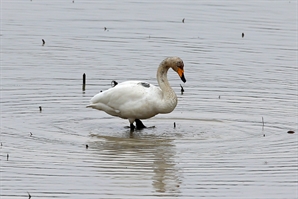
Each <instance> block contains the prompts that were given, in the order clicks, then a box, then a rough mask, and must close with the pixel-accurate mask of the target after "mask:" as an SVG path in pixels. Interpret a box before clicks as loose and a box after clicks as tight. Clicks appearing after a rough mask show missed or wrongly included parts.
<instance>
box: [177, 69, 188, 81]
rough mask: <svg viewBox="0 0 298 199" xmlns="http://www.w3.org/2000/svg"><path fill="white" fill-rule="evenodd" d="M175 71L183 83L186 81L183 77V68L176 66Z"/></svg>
mask: <svg viewBox="0 0 298 199" xmlns="http://www.w3.org/2000/svg"><path fill="white" fill-rule="evenodd" d="M177 73H178V75H179V77H180V79H181V80H182V81H183V82H184V83H185V82H186V79H185V77H184V71H183V69H181V68H178V70H177Z"/></svg>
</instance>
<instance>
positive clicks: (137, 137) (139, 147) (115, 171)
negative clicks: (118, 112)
mask: <svg viewBox="0 0 298 199" xmlns="http://www.w3.org/2000/svg"><path fill="white" fill-rule="evenodd" d="M118 135H119V134H118ZM131 136H132V135H131V134H130V133H129V132H127V133H126V134H124V135H123V136H122V137H112V136H101V135H96V134H92V135H91V137H92V139H91V141H90V142H89V143H88V144H89V149H91V150H92V151H93V152H94V153H95V154H96V156H95V157H96V158H98V159H97V160H96V161H97V163H98V164H97V165H96V166H95V167H96V170H97V171H98V172H99V173H100V178H101V180H103V178H107V179H106V180H107V184H106V185H107V188H108V183H112V184H117V187H122V188H124V189H125V190H123V191H125V192H129V191H130V190H132V191H133V192H134V193H132V194H142V193H144V190H147V189H149V190H150V191H149V192H151V186H153V189H154V191H155V194H154V195H156V194H157V193H159V194H161V195H163V194H164V193H166V194H167V195H169V194H170V196H173V197H177V196H178V194H179V193H180V190H179V187H180V184H181V177H180V173H179V170H178V168H176V164H175V155H176V147H175V145H174V143H173V139H171V138H167V137H165V136H154V135H144V134H142V132H138V134H134V135H133V136H134V137H133V138H131ZM111 181H112V182H111ZM149 184H151V185H149ZM136 191H138V193H136ZM146 193H148V191H146ZM140 196H141V195H140Z"/></svg>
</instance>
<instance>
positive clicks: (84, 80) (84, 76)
mask: <svg viewBox="0 0 298 199" xmlns="http://www.w3.org/2000/svg"><path fill="white" fill-rule="evenodd" d="M85 87H86V74H85V73H84V74H83V86H82V90H83V91H85Z"/></svg>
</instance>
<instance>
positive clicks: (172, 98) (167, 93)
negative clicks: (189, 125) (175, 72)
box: [157, 62, 177, 113]
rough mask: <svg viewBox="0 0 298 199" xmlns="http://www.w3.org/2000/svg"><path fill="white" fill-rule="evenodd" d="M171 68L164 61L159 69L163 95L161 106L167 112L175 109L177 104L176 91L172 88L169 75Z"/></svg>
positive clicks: (158, 76) (159, 82)
mask: <svg viewBox="0 0 298 199" xmlns="http://www.w3.org/2000/svg"><path fill="white" fill-rule="evenodd" d="M169 68H170V67H169V66H168V65H167V64H165V63H164V62H162V63H161V64H160V65H159V67H158V70H157V81H158V85H159V87H160V89H161V90H162V97H163V99H162V103H161V104H160V106H161V108H162V109H163V110H164V112H165V113H168V112H171V111H173V110H174V109H175V107H176V105H177V96H176V93H175V92H174V90H173V89H172V88H171V86H170V84H169V81H168V77H167V73H168V70H169Z"/></svg>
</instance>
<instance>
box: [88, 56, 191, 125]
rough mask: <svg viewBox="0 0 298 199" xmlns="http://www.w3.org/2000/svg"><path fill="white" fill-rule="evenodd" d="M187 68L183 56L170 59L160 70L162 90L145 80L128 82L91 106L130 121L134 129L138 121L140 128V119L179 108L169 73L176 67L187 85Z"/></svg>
mask: <svg viewBox="0 0 298 199" xmlns="http://www.w3.org/2000/svg"><path fill="white" fill-rule="evenodd" d="M183 67H184V64H183V61H182V60H181V59H180V58H179V57H169V58H166V59H165V60H163V61H162V62H161V63H160V65H159V67H158V70H157V81H158V84H159V87H157V86H154V85H153V84H149V83H147V82H144V81H125V82H122V83H119V84H117V85H116V86H115V87H112V88H110V89H108V90H106V91H103V92H100V93H98V94H96V95H95V96H94V97H92V98H91V103H90V104H89V105H88V106H87V107H91V108H93V109H97V110H101V111H104V112H106V113H107V114H109V115H112V116H116V117H120V118H123V119H128V120H129V122H130V127H131V128H132V129H134V126H133V123H134V122H135V121H136V123H137V128H138V125H139V124H140V123H141V126H143V124H142V122H141V121H140V119H148V118H151V117H153V116H155V115H157V114H159V113H162V114H164V113H170V112H172V111H173V110H174V109H175V107H176V105H177V96H176V94H175V92H174V91H173V89H172V88H171V87H170V84H169V82H168V79H167V72H168V69H169V68H172V69H173V70H174V71H176V72H177V73H178V75H179V76H180V78H181V80H182V81H183V82H186V80H185V77H184V69H183ZM143 127H145V126H143Z"/></svg>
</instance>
